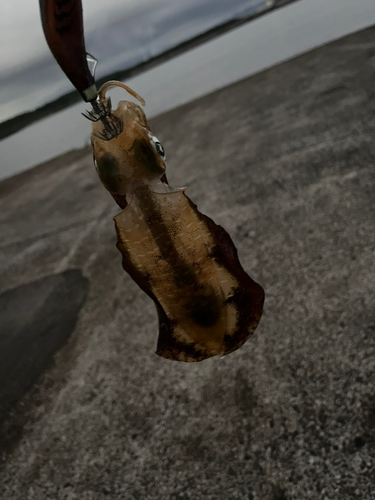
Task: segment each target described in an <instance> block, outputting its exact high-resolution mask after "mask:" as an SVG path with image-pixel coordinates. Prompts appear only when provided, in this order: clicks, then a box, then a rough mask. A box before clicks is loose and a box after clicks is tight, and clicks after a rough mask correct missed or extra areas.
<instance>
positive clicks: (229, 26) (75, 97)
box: [0, 0, 298, 141]
mask: <svg viewBox="0 0 375 500" xmlns="http://www.w3.org/2000/svg"><path fill="white" fill-rule="evenodd" d="M271 1H272V0H271ZM297 1H298V0H274V3H273V5H271V6H270V7H269V8H265V9H262V10H260V11H258V12H255V13H254V14H251V15H248V16H244V17H239V18H236V19H232V20H230V21H226V22H225V23H222V24H219V25H218V26H215V27H214V28H211V29H209V30H208V31H205V32H204V33H200V34H199V35H197V36H195V37H193V38H191V39H189V40H186V41H184V42H181V43H180V44H178V45H176V46H174V47H172V48H171V49H168V50H167V51H165V52H163V53H161V54H158V55H157V56H154V57H152V58H150V59H148V60H147V61H144V62H141V63H139V64H137V65H136V66H132V67H131V68H126V69H123V70H119V71H115V72H112V73H110V74H108V75H106V76H104V77H101V78H98V79H97V81H96V84H97V87H98V88H100V86H101V85H102V84H103V83H105V82H107V81H108V80H118V81H122V80H125V79H127V78H131V77H134V76H137V75H139V74H140V73H143V72H144V71H147V70H149V69H152V68H154V67H156V66H159V65H160V64H163V63H165V62H167V61H169V60H171V59H173V58H175V57H177V56H179V55H181V54H183V53H184V52H188V51H189V50H192V49H194V48H196V47H198V46H199V45H202V44H204V43H206V42H208V41H210V40H212V39H214V38H216V37H219V36H220V35H223V34H225V33H227V32H228V31H231V30H233V29H235V28H238V27H239V26H242V25H244V24H246V23H250V22H251V21H254V20H255V19H257V18H259V17H261V16H263V15H265V14H268V13H270V12H272V11H274V10H277V9H279V8H281V7H284V6H285V5H288V4H290V3H293V2H297ZM78 102H83V101H82V97H81V96H80V94H79V92H78V91H77V90H73V91H71V92H69V93H67V94H64V95H62V96H60V97H58V98H57V99H55V100H54V101H50V102H48V103H46V104H44V105H43V106H40V107H39V108H36V109H34V110H32V111H27V112H26V113H22V114H20V115H17V116H14V117H13V118H9V119H8V120H5V121H3V122H1V123H0V141H2V140H3V139H6V138H7V137H10V136H12V135H13V134H16V133H17V132H19V131H21V130H22V129H24V128H26V127H28V126H29V125H32V124H33V123H35V122H37V121H39V120H42V119H44V118H47V117H49V116H51V115H53V114H54V113H58V112H59V111H63V110H64V109H66V108H69V107H70V106H73V105H74V104H77V103H78Z"/></svg>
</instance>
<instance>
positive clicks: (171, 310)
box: [87, 81, 264, 362]
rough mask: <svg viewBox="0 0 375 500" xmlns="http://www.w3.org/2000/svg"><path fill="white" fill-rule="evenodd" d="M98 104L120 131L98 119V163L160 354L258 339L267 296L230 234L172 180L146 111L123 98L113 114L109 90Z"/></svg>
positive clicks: (174, 355)
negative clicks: (153, 317) (152, 315)
mask: <svg viewBox="0 0 375 500" xmlns="http://www.w3.org/2000/svg"><path fill="white" fill-rule="evenodd" d="M113 86H118V87H122V88H124V89H125V90H127V91H128V92H129V93H130V94H131V95H132V96H133V97H135V98H136V99H137V100H138V101H140V103H141V104H142V105H144V104H145V102H144V100H143V99H142V98H141V97H140V96H138V95H137V94H136V93H135V92H134V91H133V90H131V89H130V88H129V87H127V86H126V85H124V84H122V83H120V82H115V81H111V82H107V83H105V84H104V85H103V86H102V88H101V89H100V91H99V97H98V100H99V101H100V104H101V106H102V107H104V108H105V109H106V110H107V114H108V117H109V119H110V120H111V121H112V123H114V125H115V127H116V128H117V129H118V130H121V132H120V133H119V134H118V135H117V136H115V137H114V136H113V135H111V134H110V132H108V130H107V129H106V128H105V127H103V124H102V123H101V122H100V121H96V120H97V118H96V117H95V116H93V115H92V116H87V117H88V118H90V119H91V120H92V121H94V123H93V124H92V137H91V141H92V147H93V153H94V163H95V167H96V170H97V173H98V174H99V177H100V180H101V181H102V183H103V184H104V186H105V188H106V189H107V190H108V191H109V192H110V193H111V195H112V196H113V198H114V199H115V201H116V202H117V203H118V205H119V206H120V208H122V211H121V212H120V213H119V214H118V215H116V216H115V217H114V221H115V227H116V231H117V237H118V242H117V247H118V249H119V250H120V252H121V254H122V259H123V260H122V262H123V267H124V269H125V271H127V272H128V273H129V275H130V276H131V277H132V278H133V280H134V281H135V282H136V283H137V284H138V285H139V286H140V288H141V289H142V290H143V291H144V292H146V294H147V295H149V297H151V298H152V299H153V301H154V302H155V305H156V310H157V313H158V317H159V339H158V343H157V350H156V354H158V355H159V356H162V357H164V358H167V359H172V360H177V361H187V362H192V361H202V360H204V359H206V358H209V357H211V356H223V355H226V354H229V353H231V352H233V351H235V350H236V349H238V348H239V347H241V346H242V345H243V344H244V342H246V340H247V339H248V338H249V337H250V336H251V335H252V333H253V332H254V330H255V328H256V327H257V325H258V323H259V320H260V317H261V314H262V309H263V301H264V291H263V289H262V287H261V286H260V285H258V284H257V283H255V282H254V281H253V280H252V279H251V278H250V277H249V276H248V275H247V274H246V273H245V271H244V270H243V268H242V266H241V264H240V262H239V260H238V255H237V250H236V248H235V246H234V244H233V242H232V240H231V238H230V236H229V235H228V233H227V232H226V231H225V230H224V229H223V228H222V227H220V226H217V225H216V224H215V223H214V222H213V221H212V220H211V219H210V218H209V217H207V216H205V215H203V214H201V213H200V212H199V211H198V209H197V207H196V205H195V204H194V203H193V202H192V201H191V200H190V199H189V198H188V197H187V196H186V194H185V188H181V189H174V188H172V187H171V186H170V185H169V184H168V181H167V178H166V175H165V170H166V156H165V151H164V148H163V146H162V145H161V143H160V142H159V141H158V139H157V138H156V137H155V136H154V135H153V134H152V133H151V130H150V128H149V126H148V123H147V119H146V116H145V114H144V112H143V110H142V109H141V107H140V106H138V105H137V104H135V103H133V102H129V101H120V102H119V103H118V107H117V109H116V110H114V111H112V109H111V102H110V99H109V98H106V96H105V94H106V91H107V90H108V89H109V88H110V87H113Z"/></svg>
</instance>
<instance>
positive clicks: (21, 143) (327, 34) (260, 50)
mask: <svg viewBox="0 0 375 500" xmlns="http://www.w3.org/2000/svg"><path fill="white" fill-rule="evenodd" d="M373 24H375V1H374V0H356V1H355V2H353V0H330V1H329V2H327V0H300V1H299V2H296V3H293V4H290V5H288V6H286V7H284V8H282V9H280V10H277V11H275V12H272V13H270V14H267V15H265V16H264V17H262V18H260V19H258V20H256V21H254V22H252V23H249V24H246V25H244V26H242V27H240V28H238V29H236V30H233V31H231V32H229V33H226V34H225V35H223V36H220V37H218V38H216V39H214V40H212V41H210V42H208V43H206V44H205V45H203V46H200V47H198V48H196V49H194V50H191V51H189V52H187V53H185V54H183V55H181V56H179V57H176V58H174V59H172V60H170V61H168V62H166V63H164V64H162V65H160V66H158V67H157V68H154V69H152V70H149V71H147V72H145V73H143V74H141V75H138V76H136V77H134V78H131V79H129V80H127V81H126V83H127V84H128V85H129V86H130V87H132V88H134V90H136V91H137V92H138V93H139V94H140V95H141V96H142V97H144V99H145V100H146V108H145V111H146V114H147V116H148V117H149V118H151V117H153V116H156V115H158V114H160V113H163V112H165V111H168V110H170V109H173V108H175V107H177V106H179V105H181V104H184V103H186V102H189V101H192V100H194V99H196V98H197V97H200V96H202V95H205V94H208V93H210V92H212V91H213V90H217V89H219V88H222V87H225V86H226V85H228V84H230V83H233V82H235V81H238V80H240V79H242V78H245V77H247V76H249V75H252V74H254V73H257V72H259V71H261V70H263V69H265V68H267V67H270V66H272V65H274V64H277V63H278V62H280V61H283V60H286V59H289V58H291V57H293V56H295V55H297V54H300V53H303V52H306V51H308V50H310V49H311V48H313V47H316V46H318V45H322V44H324V43H327V42H329V41H332V40H334V39H337V38H340V37H342V36H345V35H347V34H349V33H352V32H355V31H358V30H360V29H363V28H365V27H368V26H371V25H373ZM111 95H112V99H113V103H114V105H115V104H116V102H117V101H118V100H119V99H124V98H125V99H129V96H127V95H126V94H125V93H124V91H120V90H119V91H117V90H115V91H113V92H112V93H111ZM86 107H87V105H85V104H84V103H80V104H77V105H75V106H73V107H71V108H68V109H66V110H65V111H62V112H60V113H57V114H56V115H54V116H52V117H50V118H47V119H45V120H42V121H40V122H37V123H36V124H34V125H32V126H30V127H28V128H26V129H23V130H22V131H20V132H19V133H17V134H15V135H13V136H11V137H9V138H7V139H5V140H3V141H2V142H1V143H0V158H1V171H0V178H5V177H9V176H10V175H13V174H15V173H17V172H20V171H22V170H26V169H27V168H30V167H32V166H35V165H37V164H39V163H41V162H43V161H46V160H48V159H50V158H52V157H55V156H58V155H60V154H62V153H64V152H67V151H69V150H71V149H73V148H80V147H82V146H83V145H85V144H87V143H88V142H89V133H90V122H89V121H87V120H86V119H85V118H83V117H82V116H81V112H82V111H84V110H85V108H86Z"/></svg>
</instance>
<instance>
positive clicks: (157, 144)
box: [151, 136, 165, 160]
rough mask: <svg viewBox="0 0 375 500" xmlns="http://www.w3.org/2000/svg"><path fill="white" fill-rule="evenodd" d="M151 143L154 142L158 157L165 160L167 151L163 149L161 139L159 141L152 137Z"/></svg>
mask: <svg viewBox="0 0 375 500" xmlns="http://www.w3.org/2000/svg"><path fill="white" fill-rule="evenodd" d="M151 141H152V143H153V145H154V147H155V149H156V151H157V153H158V155H159V156H161V157H162V158H163V160H165V151H164V148H163V146H162V144H161V142H159V139H157V138H156V137H155V136H152V137H151Z"/></svg>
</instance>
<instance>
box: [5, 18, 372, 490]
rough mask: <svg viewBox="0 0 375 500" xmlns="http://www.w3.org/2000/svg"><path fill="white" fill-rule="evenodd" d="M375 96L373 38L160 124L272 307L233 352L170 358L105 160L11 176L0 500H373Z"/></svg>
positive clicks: (179, 173)
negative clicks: (107, 184)
mask: <svg viewBox="0 0 375 500" xmlns="http://www.w3.org/2000/svg"><path fill="white" fill-rule="evenodd" d="M374 82H375V28H370V29H368V30H365V31H362V32H360V33H357V34H354V35H351V36H349V37H347V38H345V39H342V40H339V41H337V42H334V43H332V44H329V45H327V46H324V47H322V48H319V49H317V50H314V51H312V52H310V53H308V54H305V55H303V56H301V57H298V58H296V59H293V60H291V61H289V62H286V63H284V64H282V65H279V66H277V67H274V68H272V69H270V70H267V71H265V72H263V73H260V74H258V75H255V76H253V77H251V78H249V79H247V80H244V81H241V82H238V83H236V84H234V85H232V86H230V87H227V88H226V89H223V90H221V91H218V92H215V93H214V94H211V95H209V96H207V97H204V98H202V99H199V100H197V101H195V102H193V103H191V104H188V105H186V106H183V107H181V108H178V109H176V110H173V111H171V112H168V113H167V114H165V115H163V116H160V117H158V118H155V119H153V120H152V122H151V126H152V129H153V132H154V133H155V135H156V136H157V137H158V138H159V139H160V140H161V142H162V144H163V145H164V147H165V150H166V152H167V156H168V161H169V166H168V177H169V181H170V183H171V184H172V185H175V186H181V185H184V186H188V195H189V196H190V197H191V199H192V200H193V201H194V202H195V203H197V204H198V207H199V209H200V210H201V211H202V212H203V213H205V214H207V215H209V216H211V217H212V218H214V220H215V222H216V223H219V224H221V225H222V226H224V227H225V228H226V229H227V231H228V232H229V233H230V234H231V236H232V238H233V240H234V242H235V244H236V246H237V248H238V251H239V255H240V259H241V262H242V264H243V266H244V268H245V269H246V270H247V271H248V272H249V274H250V275H251V276H252V277H253V278H254V279H255V280H256V281H257V282H259V283H260V284H261V285H262V286H263V287H264V289H265V292H266V303H265V312H264V316H263V318H262V320H261V323H260V325H259V327H258V329H257V331H256V333H255V335H254V337H253V338H252V339H250V340H249V341H248V342H247V343H246V344H245V345H244V346H243V347H242V348H241V349H240V350H238V351H237V352H235V353H233V354H232V355H229V356H227V357H225V358H224V359H210V360H207V361H205V362H202V363H197V364H182V363H176V362H168V361H166V360H164V359H162V358H159V357H157V356H156V355H155V354H154V350H155V346H156V340H157V318H156V312H155V310H154V305H153V303H152V302H151V300H150V299H148V298H147V297H146V296H145V295H144V294H143V293H142V292H141V291H140V290H139V289H138V287H137V286H136V285H135V284H134V283H133V282H132V281H131V279H130V278H129V277H128V276H127V275H126V274H125V273H124V272H123V271H122V269H121V258H120V254H119V252H118V250H117V249H116V247H115V241H116V238H115V232H114V226H113V222H112V220H111V217H112V216H113V215H115V214H116V213H117V211H118V210H117V208H116V206H115V204H114V202H113V200H112V199H111V197H110V196H109V195H108V194H107V193H106V191H105V190H104V188H103V187H102V186H101V184H100V182H99V180H98V179H97V177H96V173H95V170H94V167H93V165H92V159H91V153H90V151H89V149H85V150H82V151H75V152H72V153H69V154H67V155H64V156H63V157H60V158H58V159H56V160H53V161H51V162H48V163H47V164H44V165H41V166H39V167H36V168H34V169H33V170H31V171H28V172H25V173H22V174H20V175H18V176H16V177H13V178H10V179H7V180H5V181H3V182H2V183H0V196H1V199H0V204H1V210H0V227H1V235H2V240H1V243H0V273H1V274H0V276H1V279H0V287H1V288H0V292H2V295H0V305H1V308H2V313H1V314H2V317H3V318H5V320H6V321H4V323H5V328H4V327H3V329H2V331H1V337H0V366H1V367H2V368H3V369H2V370H1V369H0V394H1V397H2V406H1V408H0V411H1V416H2V419H3V422H2V425H1V430H0V447H1V450H0V451H1V465H0V498H4V499H6V500H21V499H22V500H24V499H30V500H31V499H33V500H34V499H40V500H44V499H47V498H51V499H59V500H60V499H67V500H68V499H69V500H73V499H76V500H89V499H90V500H91V499H92V500H94V499H95V500H96V499H104V498H114V499H126V500H133V499H136V500H138V499H150V500H151V499H155V500H156V499H157V500H159V499H171V500H177V499H181V500H187V499H189V498H191V499H205V500H216V499H223V500H224V499H225V500H229V499H230V500H232V499H233V500H235V499H241V500H242V499H244V500H245V499H246V500H247V499H251V500H292V499H293V500H302V499H303V500H308V499H311V500H313V499H314V500H315V499H319V500H320V499H329V500H333V499H340V500H348V499H352V498H353V499H354V498H360V499H366V500H367V499H371V498H374V497H375V479H374V477H375V475H374V459H375V436H374V433H375V403H374V389H375V380H374V370H375V361H374V360H375V358H374V355H375V308H374V291H375V263H374V256H375V230H374V229H375V227H374V226H375V196H374V193H375V190H374V183H375V170H374V163H375V160H374V158H375V145H374V131H375V90H374ZM135 90H137V89H135ZM144 97H145V98H147V96H144ZM87 126H89V125H88V124H87ZM44 318H45V321H44ZM46 325H47V326H48V325H49V327H48V328H46ZM4 346H5V347H4ZM53 351H54V354H51V353H52V352H53ZM17 363H18V364H17ZM4 366H8V368H7V369H6V370H4ZM10 375H11V376H10ZM10 383H12V384H13V385H12V387H13V389H10ZM24 391H26V392H24ZM22 393H24V394H23V396H21V394H22Z"/></svg>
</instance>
